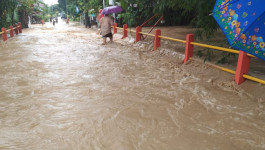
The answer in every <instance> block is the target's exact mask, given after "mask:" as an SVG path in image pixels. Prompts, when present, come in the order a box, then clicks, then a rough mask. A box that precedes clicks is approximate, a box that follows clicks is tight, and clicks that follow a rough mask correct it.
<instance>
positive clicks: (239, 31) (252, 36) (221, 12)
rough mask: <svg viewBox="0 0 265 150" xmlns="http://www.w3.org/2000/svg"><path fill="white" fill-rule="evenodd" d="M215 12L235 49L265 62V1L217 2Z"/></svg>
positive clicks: (234, 0) (220, 0)
mask: <svg viewBox="0 0 265 150" xmlns="http://www.w3.org/2000/svg"><path fill="white" fill-rule="evenodd" d="M213 12H214V14H213V16H214V18H215V20H216V21H217V23H218V24H219V26H220V28H221V29H222V30H223V32H224V34H225V36H226V38H227V40H228V42H229V44H230V45H231V46H232V47H233V48H235V49H239V50H242V51H244V52H246V53H249V54H252V55H254V56H256V57H259V58H261V59H263V60H265V0H217V1H216V4H215V7H214V10H213Z"/></svg>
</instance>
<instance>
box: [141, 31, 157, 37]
mask: <svg viewBox="0 0 265 150" xmlns="http://www.w3.org/2000/svg"><path fill="white" fill-rule="evenodd" d="M139 33H140V34H143V35H148V36H153V37H154V36H155V35H153V34H148V33H144V32H139Z"/></svg>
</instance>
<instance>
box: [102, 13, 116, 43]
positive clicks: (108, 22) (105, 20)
mask: <svg viewBox="0 0 265 150" xmlns="http://www.w3.org/2000/svg"><path fill="white" fill-rule="evenodd" d="M113 24H114V22H113V19H111V18H110V17H109V15H107V14H106V15H105V16H104V17H102V18H101V20H100V22H99V27H100V29H101V35H102V38H103V43H102V44H103V45H105V44H106V41H107V37H109V38H110V42H113V35H112V33H111V26H113Z"/></svg>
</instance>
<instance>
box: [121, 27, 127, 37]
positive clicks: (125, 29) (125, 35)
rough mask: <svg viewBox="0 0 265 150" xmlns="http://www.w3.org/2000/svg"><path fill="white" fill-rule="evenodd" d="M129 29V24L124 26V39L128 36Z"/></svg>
mask: <svg viewBox="0 0 265 150" xmlns="http://www.w3.org/2000/svg"><path fill="white" fill-rule="evenodd" d="M127 29H128V25H127V24H124V25H123V37H122V38H123V39H124V38H126V37H127V36H128V32H127Z"/></svg>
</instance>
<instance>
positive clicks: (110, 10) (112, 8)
mask: <svg viewBox="0 0 265 150" xmlns="http://www.w3.org/2000/svg"><path fill="white" fill-rule="evenodd" d="M119 12H122V8H121V7H120V6H110V7H106V8H104V9H103V10H102V12H101V13H102V14H103V15H105V14H113V13H119Z"/></svg>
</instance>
